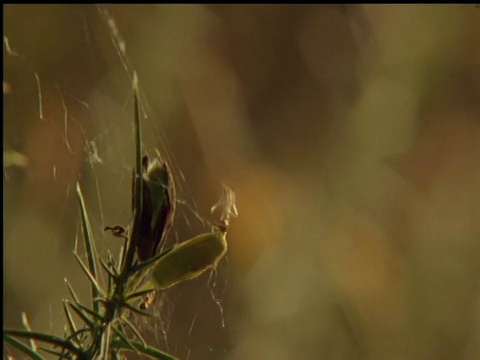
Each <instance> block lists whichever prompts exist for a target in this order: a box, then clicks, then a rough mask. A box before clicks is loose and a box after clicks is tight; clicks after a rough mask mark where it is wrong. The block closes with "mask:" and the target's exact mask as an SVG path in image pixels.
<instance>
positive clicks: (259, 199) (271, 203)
mask: <svg viewBox="0 0 480 360" xmlns="http://www.w3.org/2000/svg"><path fill="white" fill-rule="evenodd" d="M245 167H246V169H244V171H242V172H240V173H243V174H245V176H244V177H243V178H241V179H238V183H237V184H236V185H235V188H236V190H237V196H236V198H237V207H238V211H239V217H238V218H236V219H235V220H234V222H232V226H231V230H230V233H229V236H228V237H229V238H230V239H237V240H238V241H230V242H229V249H230V251H229V255H230V257H231V258H232V259H233V260H234V264H235V266H236V267H238V268H237V270H238V271H240V272H243V271H245V270H246V269H247V268H248V267H250V266H251V265H252V264H253V263H254V262H255V261H256V259H257V258H258V257H259V255H260V254H261V253H262V252H263V251H265V250H266V248H267V247H269V246H275V244H276V241H277V239H278V238H279V234H280V231H281V229H280V226H279V225H280V224H281V223H282V222H283V221H287V220H286V219H284V209H285V207H286V206H287V204H286V203H285V197H284V194H286V193H287V192H288V191H289V188H290V186H291V184H290V183H289V181H288V179H286V177H285V176H284V175H282V174H280V173H278V172H276V171H275V170H274V169H271V168H268V167H266V166H264V165H259V166H255V167H254V168H253V167H252V166H245ZM247 167H248V168H247ZM243 210H244V211H243Z"/></svg>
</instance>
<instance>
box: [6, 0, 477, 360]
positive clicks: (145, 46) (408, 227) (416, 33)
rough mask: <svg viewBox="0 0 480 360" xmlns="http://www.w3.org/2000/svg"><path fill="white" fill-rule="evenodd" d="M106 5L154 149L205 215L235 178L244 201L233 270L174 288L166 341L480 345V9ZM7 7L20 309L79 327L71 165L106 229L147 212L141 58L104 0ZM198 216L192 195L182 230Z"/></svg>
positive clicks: (278, 354) (11, 241)
mask: <svg viewBox="0 0 480 360" xmlns="http://www.w3.org/2000/svg"><path fill="white" fill-rule="evenodd" d="M104 9H106V10H108V11H109V12H110V14H111V15H112V18H113V19H114V20H115V22H116V27H117V29H118V31H119V34H120V36H121V38H122V39H123V40H124V42H125V43H124V45H125V54H126V55H127V57H126V60H127V64H126V66H127V68H128V70H129V71H132V70H133V69H135V70H136V71H137V73H138V77H139V79H140V85H141V88H142V93H141V95H142V104H143V106H144V111H145V114H146V115H147V116H148V118H147V119H146V120H145V121H144V129H143V133H144V145H145V149H146V151H148V152H149V153H150V154H154V150H155V149H158V150H159V151H160V153H161V154H162V156H163V157H164V158H167V159H169V160H170V161H171V162H172V163H173V164H174V167H175V174H176V179H177V187H178V188H179V198H180V199H181V200H185V201H187V203H188V204H189V205H188V206H189V207H193V204H194V202H195V203H196V206H197V212H198V213H199V214H200V215H201V216H203V217H206V218H208V219H210V220H211V219H214V218H215V217H214V216H212V215H210V213H209V208H210V206H212V205H213V204H214V203H215V202H216V200H217V198H218V195H219V194H220V192H221V183H227V184H229V185H230V186H231V187H232V188H233V189H235V191H236V194H237V206H238V209H239V212H240V216H239V217H238V218H237V219H235V220H234V222H233V224H232V227H231V231H230V232H229V236H228V240H229V253H228V259H227V260H228V261H224V262H222V264H221V265H220V267H219V269H218V272H217V282H216V287H215V288H213V285H212V282H210V285H209V283H208V275H207V274H206V275H203V276H202V277H201V278H199V279H197V280H194V281H190V282H187V283H184V284H181V285H179V286H178V287H176V288H174V289H171V290H168V291H167V292H165V293H163V294H162V295H161V296H159V301H158V308H159V313H160V316H159V318H158V319H157V321H156V322H153V323H147V324H145V326H144V330H145V333H146V334H147V335H146V336H149V337H150V340H151V341H154V342H156V343H158V344H157V345H158V346H160V347H162V348H164V349H166V348H167V346H168V349H169V350H170V351H171V352H173V353H175V354H176V355H177V356H179V357H180V358H182V359H185V358H187V357H189V359H276V360H277V359H320V358H322V359H477V358H478V357H479V356H480V348H479V344H480V341H478V339H480V298H479V285H480V284H479V279H480V277H479V275H480V166H479V164H480V120H479V119H480V46H479V45H478V44H480V10H479V9H477V8H476V7H475V6H474V5H473V4H472V5H458V6H457V5H438V6H420V5H384V6H379V5H371V6H360V5H352V6H341V5H286V4H283V5H212V6H209V5H112V6H107V7H105V8H104ZM100 10H101V8H100ZM4 21H5V22H4V24H5V25H4V31H5V36H6V37H7V39H8V44H9V45H10V47H11V50H12V51H14V53H12V52H8V51H7V49H6V47H5V45H4V93H5V82H6V83H8V86H7V87H8V89H7V93H5V94H4V103H5V106H4V133H5V135H4V144H7V145H8V146H9V147H11V148H13V149H15V150H16V151H18V152H20V153H21V154H24V155H25V156H26V157H27V159H28V165H27V166H25V167H22V166H15V165H13V166H9V167H7V168H6V169H5V171H4V195H5V198H4V224H5V227H4V254H5V255H4V269H5V271H4V294H5V295H4V296H5V302H4V313H5V317H4V318H5V320H4V322H5V323H4V326H9V327H19V326H21V323H20V314H21V311H27V313H28V315H29V319H30V322H31V325H32V327H33V328H34V329H35V330H39V331H40V330H41V331H53V332H56V333H61V332H62V331H63V325H64V320H63V314H62V308H61V299H62V298H64V297H66V296H67V291H66V288H65V286H64V282H63V278H65V277H67V278H68V280H69V281H70V282H71V283H73V284H74V286H75V288H76V289H77V291H78V292H79V293H80V294H81V295H82V298H83V299H84V300H87V299H88V287H87V285H88V284H87V281H86V280H85V279H84V278H83V277H82V275H81V271H80V269H79V268H78V265H77V264H76V262H75V260H74V258H73V255H72V248H73V246H74V243H75V239H76V237H78V238H80V239H81V232H80V230H79V213H78V209H77V203H76V200H75V197H74V186H75V183H76V182H77V181H80V183H81V185H82V187H83V189H84V193H85V196H86V200H87V206H88V208H89V212H90V217H91V220H92V224H93V227H94V232H95V236H96V239H97V242H98V244H99V245H98V246H99V248H100V250H101V251H103V252H106V250H107V249H110V250H111V251H116V249H118V242H117V240H115V239H112V238H111V236H109V235H108V234H104V233H102V228H103V226H104V225H113V224H124V225H126V224H128V222H129V221H130V174H131V168H132V165H133V140H132V138H133V131H132V122H131V121H132V111H133V106H132V101H131V96H132V90H131V84H130V79H129V76H131V73H130V72H129V71H126V70H125V68H124V65H123V64H122V61H121V59H120V57H119V56H118V52H117V51H116V50H115V48H114V45H113V43H112V39H111V35H110V34H109V30H108V21H106V20H105V19H104V18H102V15H101V11H99V8H97V7H96V6H93V5H35V6H32V5H8V6H4ZM36 76H38V79H39V81H38V83H37V81H36ZM38 84H39V85H40V87H41V91H40V92H39V89H38ZM39 94H40V95H41V98H40V99H39ZM40 104H41V107H40V106H39V105H40ZM40 110H41V111H40ZM40 115H42V116H40ZM162 138H163V139H164V140H162ZM95 155H97V156H95ZM180 169H181V171H182V173H183V175H184V177H185V181H183V180H182V176H181V173H180ZM98 194H100V196H99V195H98ZM188 223H189V224H190V225H188ZM200 231H208V226H204V225H202V224H201V223H200V222H199V221H198V220H196V217H195V216H194V215H193V214H192V212H191V211H190V210H188V208H187V206H181V205H179V211H178V213H177V221H176V223H175V231H173V232H172V233H171V239H170V241H171V242H174V241H176V239H179V240H185V239H187V238H188V237H191V236H194V235H196V234H198V232H200ZM212 288H213V290H211V289H212ZM212 291H213V294H214V295H215V296H217V297H219V298H221V301H220V304H221V305H222V308H223V319H224V322H225V327H223V326H222V313H221V311H220V308H219V306H217V304H216V302H215V301H214V300H213V299H212ZM192 324H193V326H192ZM155 338H156V339H157V340H154V339H155ZM165 339H167V341H165Z"/></svg>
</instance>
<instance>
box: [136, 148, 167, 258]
mask: <svg viewBox="0 0 480 360" xmlns="http://www.w3.org/2000/svg"><path fill="white" fill-rule="evenodd" d="M142 181H143V206H142V217H141V219H140V236H139V238H138V239H137V254H138V257H139V259H140V260H141V261H145V260H147V259H149V258H151V257H153V256H155V254H156V252H157V249H158V247H159V246H160V247H161V245H162V244H163V243H164V241H165V240H166V236H167V234H168V231H169V230H170V227H171V226H172V223H173V218H174V215H175V186H174V183H173V178H172V176H171V174H170V170H169V168H168V165H167V163H166V162H164V163H163V164H162V165H161V164H160V163H159V162H158V161H157V160H154V161H152V162H151V163H150V164H149V162H148V157H147V156H144V157H143V174H142ZM134 193H135V192H134V191H133V192H132V194H134ZM132 205H133V207H135V204H134V203H133V202H132Z"/></svg>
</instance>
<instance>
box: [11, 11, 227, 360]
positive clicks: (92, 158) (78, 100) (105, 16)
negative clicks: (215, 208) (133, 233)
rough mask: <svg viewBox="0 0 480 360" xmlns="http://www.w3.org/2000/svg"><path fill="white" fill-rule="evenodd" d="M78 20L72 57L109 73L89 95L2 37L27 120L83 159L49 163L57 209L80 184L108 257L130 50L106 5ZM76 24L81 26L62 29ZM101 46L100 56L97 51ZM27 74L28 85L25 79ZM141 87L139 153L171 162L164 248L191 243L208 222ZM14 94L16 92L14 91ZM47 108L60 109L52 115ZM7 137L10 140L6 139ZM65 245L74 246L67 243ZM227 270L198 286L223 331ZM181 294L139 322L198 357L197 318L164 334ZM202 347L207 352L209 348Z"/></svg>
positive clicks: (124, 198)
mask: <svg viewBox="0 0 480 360" xmlns="http://www.w3.org/2000/svg"><path fill="white" fill-rule="evenodd" d="M80 18H81V21H80V22H79V23H81V26H82V29H81V30H79V31H80V32H81V33H82V38H83V42H84V43H83V46H79V47H78V48H76V49H75V52H76V53H77V54H78V57H79V58H81V59H86V60H85V61H86V62H87V63H88V64H89V65H90V70H89V71H91V72H92V74H94V76H93V77H95V75H96V74H98V73H101V71H102V66H103V67H104V68H105V69H104V72H105V74H106V75H105V76H103V77H101V78H100V79H99V81H98V85H97V86H94V87H92V88H93V90H92V91H91V92H89V93H84V94H78V92H77V91H76V88H75V87H74V86H73V85H72V82H70V83H69V82H68V81H65V79H63V78H62V76H61V75H60V74H59V75H55V74H54V75H53V76H51V75H48V74H47V75H43V74H42V73H41V72H40V71H37V70H36V66H35V64H33V62H31V60H30V59H29V56H28V55H26V52H28V51H26V50H28V49H21V48H16V44H15V43H13V42H12V37H10V34H8V33H5V36H4V55H6V57H7V58H9V61H10V63H11V64H14V65H13V66H14V67H15V68H16V70H17V71H21V72H23V73H24V76H25V79H26V80H25V83H19V84H18V86H27V87H30V86H32V85H31V84H29V83H28V82H29V81H33V84H34V87H35V93H36V102H37V107H38V110H37V114H38V118H37V119H35V120H32V121H38V122H39V123H40V125H39V126H42V124H44V125H45V126H50V125H51V123H52V122H55V124H56V125H58V126H57V127H56V131H55V132H54V134H55V136H56V137H58V138H59V139H61V142H62V144H63V149H62V151H63V152H65V153H66V154H67V155H65V156H71V157H73V158H78V157H80V158H81V160H80V165H79V168H77V169H76V171H77V172H76V175H75V176H64V175H63V174H64V172H62V171H61V169H60V167H59V166H58V165H57V164H53V165H52V168H51V171H50V172H51V179H53V180H54V182H55V183H56V184H58V185H59V186H60V187H61V188H62V189H64V195H63V204H61V207H62V208H63V209H67V208H68V206H69V204H71V203H72V202H73V203H75V191H74V189H75V183H76V181H79V182H80V184H81V186H82V188H83V189H84V194H85V197H86V203H87V210H88V211H89V216H90V222H91V225H92V229H93V231H94V236H95V238H96V240H97V241H96V243H97V247H98V250H99V252H100V253H101V254H105V253H106V252H107V251H111V252H112V253H113V254H116V253H117V251H118V249H119V247H120V242H119V241H118V240H116V239H112V237H111V236H109V235H108V234H105V233H103V232H102V229H103V228H104V227H105V226H106V225H116V224H121V225H124V226H126V225H129V222H130V220H131V171H132V168H133V164H134V161H133V160H134V142H133V121H132V120H133V101H132V99H133V89H132V83H133V79H134V74H135V67H134V66H133V65H132V62H131V61H130V58H129V56H128V46H127V45H128V44H127V42H126V41H125V40H124V39H123V38H122V35H121V32H120V29H119V28H118V26H117V23H116V21H115V19H114V17H113V16H112V14H111V13H110V11H109V8H108V7H107V6H104V5H96V6H89V7H88V9H87V10H85V8H81V11H80ZM76 25H78V24H70V25H66V26H76ZM47 35H48V34H46V35H45V36H47ZM37 36H38V37H39V38H38V40H39V41H40V42H41V41H43V40H45V39H42V37H41V35H37ZM102 36H103V38H104V39H105V38H106V37H108V39H109V43H107V42H102V41H100V40H99V38H100V39H101V38H102ZM99 48H100V49H101V50H102V52H99V51H98V50H99ZM49 56H50V55H49ZM51 56H54V54H51ZM86 68H88V66H87V67H86ZM28 74H31V75H28ZM27 75H28V76H27ZM7 76H8V72H7ZM29 76H30V77H31V80H28V77H29ZM74 77H82V74H76V75H75V76H74ZM5 81H6V82H7V83H8V81H9V79H8V77H6V78H4V92H5ZM46 89H47V90H46ZM139 89H140V107H141V111H142V115H143V117H142V124H143V129H142V130H143V131H142V132H143V134H144V135H146V134H147V136H144V137H143V139H144V142H143V144H142V149H143V151H144V152H146V153H147V154H148V155H149V156H150V157H159V158H161V159H162V160H165V161H167V162H168V163H169V165H170V168H171V170H172V173H173V177H174V181H175V185H176V192H177V197H178V200H177V207H176V208H177V212H176V217H175V218H176V219H175V224H174V226H173V228H172V230H171V232H170V235H169V239H168V240H167V244H166V246H167V247H168V246H171V245H173V244H174V243H178V242H179V241H183V240H186V239H187V238H188V237H187V238H186V237H185V235H186V234H187V236H189V237H190V236H195V235H197V234H198V233H199V232H200V231H201V232H208V231H210V229H211V223H210V222H209V221H208V220H206V219H205V218H204V217H203V215H202V214H201V212H200V211H199V210H198V209H197V205H196V203H195V201H194V199H193V197H192V195H190V192H189V189H188V186H187V180H186V177H185V176H184V174H183V173H182V171H181V169H180V165H179V164H178V162H177V161H176V160H175V157H174V155H173V154H172V151H171V150H170V146H169V144H168V141H167V139H166V137H165V136H164V133H163V131H162V128H161V127H162V123H161V121H159V120H158V119H157V118H156V116H155V113H154V111H153V110H152V108H151V106H150V104H149V102H148V97H149V96H150V94H146V93H145V92H144V91H142V78H141V77H139ZM15 90H16V89H15V88H13V91H15ZM29 101H33V100H31V99H30V100H29ZM47 103H48V105H47ZM52 104H53V105H52ZM52 107H55V108H56V109H60V111H57V112H53V111H52V110H51V108H52ZM54 118H55V119H54ZM59 119H60V120H59ZM5 139H7V141H9V138H8V136H6V137H5ZM11 143H12V146H13V147H14V148H15V147H16V148H17V149H19V150H21V148H22V144H21V141H20V140H18V138H16V137H15V136H13V137H11ZM7 170H8V171H5V172H4V174H5V175H4V176H5V178H4V181H6V182H7V184H8V181H9V180H10V179H9V173H10V170H9V169H7ZM7 190H8V188H7ZM61 213H62V215H60V216H62V217H65V218H67V216H68V212H66V213H63V212H61ZM204 213H205V212H204ZM65 221H67V220H65ZM67 222H68V221H67ZM75 224H76V232H75V236H74V238H75V243H77V241H78V242H80V240H79V239H80V238H81V231H80V226H79V222H78V217H77V219H76V222H75ZM179 229H182V230H181V231H180V230H179ZM72 242H73V240H72ZM65 246H68V247H70V248H71V243H70V244H68V245H65ZM75 246H76V244H75ZM72 260H73V257H72ZM72 262H73V261H72ZM226 269H227V262H226V261H223V262H222V263H221V264H220V266H219V268H218V269H217V270H216V271H212V272H211V273H210V276H209V277H208V279H207V277H206V276H205V277H202V278H201V279H200V280H197V281H200V282H201V281H203V282H204V283H205V284H206V285H207V289H208V292H209V293H210V295H211V299H212V301H213V302H214V303H215V304H216V306H218V313H219V319H218V326H221V327H225V320H224V316H223V307H222V299H223V297H224V294H225V290H226V288H227V287H226V286H227V282H226V276H224V273H225V272H226ZM77 270H78V269H77ZM202 279H203V280H202ZM103 280H105V279H103ZM104 283H105V282H104ZM187 286H188V285H187ZM182 294H183V292H182V289H180V291H175V294H174V298H173V299H172V298H171V296H170V293H169V292H160V293H159V294H158V295H157V297H156V299H155V302H154V305H153V307H152V308H153V311H154V313H155V315H156V316H155V317H154V318H153V319H143V318H142V319H136V320H137V322H138V323H139V324H140V328H141V330H142V332H145V333H147V334H148V335H149V336H148V337H147V342H148V341H150V343H151V338H150V336H153V337H154V338H155V342H156V343H157V344H155V343H152V345H156V346H159V347H160V348H161V349H165V350H167V351H169V352H171V353H173V354H175V355H177V356H179V357H181V358H193V357H194V355H195V354H192V351H191V348H190V347H189V346H188V344H189V339H190V337H191V335H192V333H193V332H194V328H195V326H196V323H197V313H194V314H193V317H192V318H191V321H190V323H189V324H188V326H187V327H186V328H185V331H184V337H183V339H182V338H181V336H180V337H178V336H177V338H176V340H175V341H174V342H172V341H171V340H170V339H169V336H168V335H169V331H170V327H171V324H172V321H174V319H175V317H174V315H175V313H176V306H175V304H176V303H177V299H178V298H179V297H181V296H182ZM63 296H65V294H64V295H63ZM58 301H59V299H56V298H50V299H49V303H48V311H47V312H48V316H49V317H50V319H49V328H50V330H54V329H56V328H58V327H59V326H62V325H61V323H62V322H63V320H62V318H61V317H57V318H55V317H54V316H53V314H52V313H53V312H54V311H55V310H52V308H53V309H55V307H57V306H58ZM199 310H200V309H198V310H197V311H199ZM41 311H43V310H41ZM179 344H182V345H179ZM205 346H207V347H208V344H206V345H205Z"/></svg>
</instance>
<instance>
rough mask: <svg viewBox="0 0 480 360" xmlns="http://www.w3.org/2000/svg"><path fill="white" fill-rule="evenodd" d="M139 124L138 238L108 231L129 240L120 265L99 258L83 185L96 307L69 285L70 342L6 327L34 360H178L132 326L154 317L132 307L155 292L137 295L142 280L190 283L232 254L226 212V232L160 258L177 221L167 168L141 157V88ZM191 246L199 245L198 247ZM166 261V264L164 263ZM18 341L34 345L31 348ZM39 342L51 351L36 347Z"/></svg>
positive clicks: (87, 267)
mask: <svg viewBox="0 0 480 360" xmlns="http://www.w3.org/2000/svg"><path fill="white" fill-rule="evenodd" d="M134 123H135V144H136V166H135V169H134V175H133V194H132V195H133V218H134V219H133V229H132V233H131V234H130V237H128V236H127V235H126V231H125V229H123V228H122V227H121V226H114V227H106V228H105V230H111V231H112V233H113V235H114V236H117V237H121V238H124V240H125V243H124V246H123V247H122V249H121V251H120V254H119V257H118V259H117V260H115V259H114V258H113V256H111V255H110V254H109V256H108V257H107V259H104V258H102V257H101V256H99V254H98V253H97V250H96V247H95V240H94V238H93V235H92V231H91V227H90V221H89V218H88V213H87V209H86V206H85V201H84V197H83V194H82V190H81V187H80V185H79V184H77V198H78V202H79V207H80V212H81V220H82V229H83V235H84V244H85V249H86V254H87V263H86V264H85V263H84V262H83V261H82V259H81V258H80V256H79V255H78V254H77V253H74V256H75V258H76V260H77V261H78V263H79V264H80V267H81V269H82V271H83V272H84V273H85V276H86V277H87V278H88V280H89V282H90V291H91V303H90V304H89V305H84V304H82V303H80V301H79V299H78V296H77V295H76V293H75V291H74V289H73V287H72V286H71V285H70V284H69V283H68V282H67V287H68V290H69V293H70V295H71V297H72V300H71V301H69V300H64V303H63V307H64V311H65V316H66V320H67V329H68V332H67V334H65V336H64V337H58V336H55V335H50V334H46V333H41V332H34V331H32V330H31V329H30V326H29V325H28V321H27V318H26V316H24V326H25V329H24V330H14V329H4V335H3V336H4V341H5V342H6V343H8V344H9V345H11V346H13V347H15V348H17V349H19V350H20V351H21V352H23V353H24V354H26V355H28V356H30V357H31V358H32V359H44V357H43V356H42V352H45V353H48V354H53V355H56V356H58V358H59V359H81V360H82V359H85V360H86V359H109V358H111V359H120V358H121V357H122V356H121V353H122V352H124V351H133V352H135V353H136V354H141V355H144V356H147V357H150V358H153V359H168V360H172V359H175V357H173V356H172V355H170V354H168V353H165V352H163V351H161V350H159V349H156V348H154V347H151V346H149V345H147V343H146V342H145V340H143V338H142V337H141V335H140V332H139V331H138V330H137V329H136V328H135V326H134V325H133V324H132V323H131V322H130V321H129V320H128V316H127V314H128V313H134V314H137V315H138V316H151V314H149V313H148V312H146V311H144V310H145V309H144V308H142V304H140V308H138V307H136V306H135V305H133V304H134V303H135V300H137V299H139V298H142V297H144V296H146V295H149V294H151V293H152V292H153V291H154V290H155V286H154V287H150V288H148V289H144V288H143V289H138V282H139V281H138V280H140V282H141V281H143V278H144V277H146V276H149V275H151V274H152V273H153V274H155V278H159V279H162V281H161V282H162V284H165V283H168V284H170V285H173V284H176V283H179V282H182V281H185V280H189V279H192V278H194V277H196V276H198V275H200V274H201V273H203V272H204V271H205V270H207V269H208V268H210V267H214V266H216V264H217V262H218V261H219V260H220V259H221V257H222V256H223V255H224V254H225V252H226V241H225V234H226V230H227V228H228V217H229V216H228V215H229V213H228V214H227V216H226V217H225V216H224V215H225V213H224V214H223V215H222V218H221V219H220V220H221V226H219V228H218V229H217V228H215V230H214V232H213V233H211V234H203V235H199V236H197V237H195V238H193V239H191V240H188V241H186V242H185V243H183V244H180V245H178V246H176V247H174V248H171V249H168V250H166V251H164V252H162V253H160V254H156V252H157V249H161V245H162V243H163V242H164V240H165V237H166V234H167V233H168V230H169V229H170V227H171V225H172V222H173V217H174V212H175V206H174V204H175V189H174V185H173V180H172V177H171V175H170V173H169V170H168V166H167V165H166V163H164V164H163V165H161V164H159V163H158V162H153V163H152V164H149V163H148V158H147V157H145V156H144V157H142V153H141V143H142V142H141V131H140V110H139V104H138V95H137V91H136V89H135V121H134ZM231 206H234V204H232V205H231ZM228 211H230V210H228ZM220 229H221V230H220ZM198 239H204V240H203V242H201V244H200V245H202V246H200V248H201V249H200V248H199V241H198ZM205 239H206V240H209V241H205ZM211 240H214V241H213V242H212V241H211ZM189 244H190V245H189ZM192 244H193V245H195V246H193V247H192ZM212 244H213V245H215V246H213V245H212ZM212 246H213V247H212ZM193 248H195V249H193ZM197 248H198V249H200V250H202V249H207V250H208V251H207V252H205V251H203V252H202V251H200V252H199V253H198V252H197V251H193V252H192V249H193V250H198V249H197ZM217 248H218V249H217ZM217 250H218V251H217ZM196 253H197V254H199V256H200V257H197V256H196ZM207 255H208V256H207ZM163 258H165V261H162V259H163ZM199 264H200V265H201V266H199ZM152 269H153V271H152ZM101 270H103V271H104V272H105V273H106V275H107V278H108V281H107V284H106V286H102V284H101V283H100V280H99V276H98V275H99V271H101ZM153 283H154V284H156V283H158V281H154V282H153ZM157 285H158V284H157ZM156 287H157V288H159V287H161V286H156ZM73 314H75V315H76V316H77V317H78V318H80V319H81V321H82V325H80V326H79V325H78V324H77V323H76V322H75V321H74V316H73ZM20 339H26V340H28V345H27V344H26V343H24V342H22V341H20ZM37 342H39V343H42V344H46V345H48V346H38V345H37Z"/></svg>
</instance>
